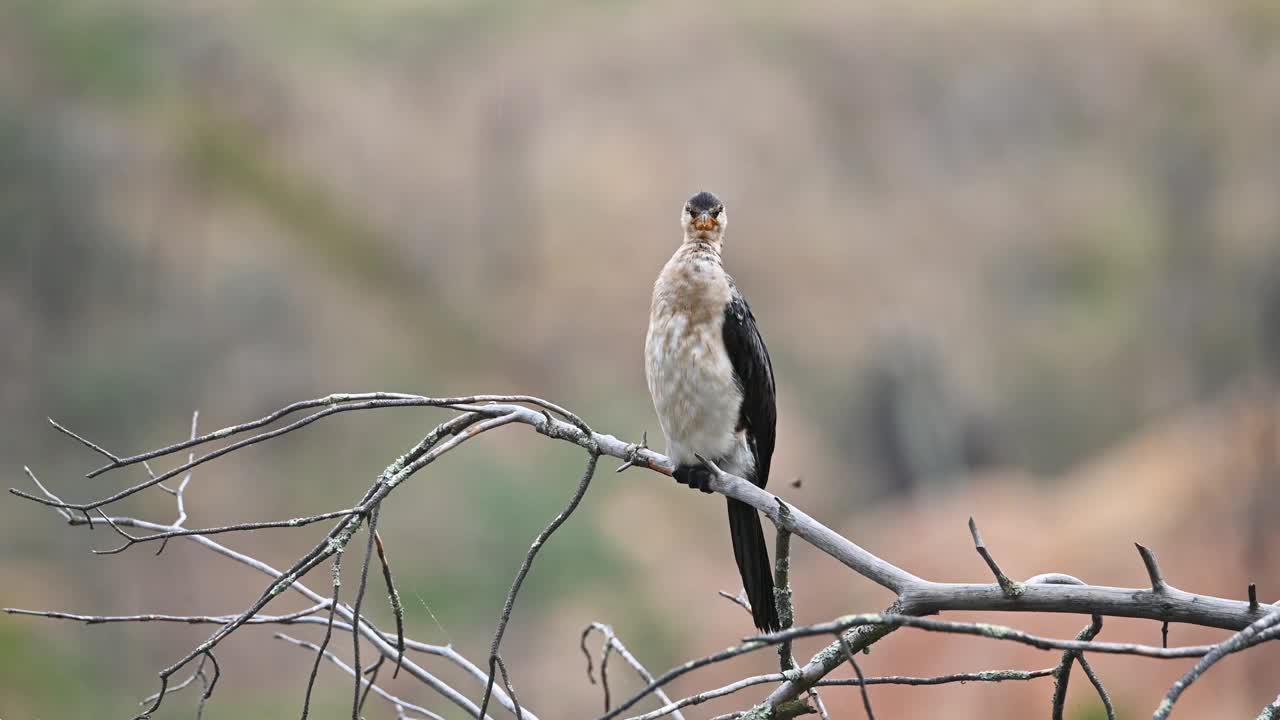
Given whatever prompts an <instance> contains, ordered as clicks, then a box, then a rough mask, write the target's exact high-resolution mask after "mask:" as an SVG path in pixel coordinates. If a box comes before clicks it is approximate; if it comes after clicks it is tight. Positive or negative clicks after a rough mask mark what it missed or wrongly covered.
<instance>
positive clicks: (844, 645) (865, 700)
mask: <svg viewBox="0 0 1280 720" xmlns="http://www.w3.org/2000/svg"><path fill="white" fill-rule="evenodd" d="M836 639H837V640H839V642H840V648H841V649H842V650H844V656H845V657H846V658H847V659H848V660H849V664H850V665H852V666H853V672H854V674H855V675H857V676H858V690H859V692H860V693H861V695H862V707H863V709H865V710H866V711H867V720H876V714H875V712H873V711H872V710H871V697H870V696H869V695H867V679H866V678H865V677H863V675H862V668H861V667H860V666H859V665H858V661H857V660H855V659H854V657H853V650H851V649H850V648H849V641H848V640H845V639H844V635H841V634H839V633H837V634H836Z"/></svg>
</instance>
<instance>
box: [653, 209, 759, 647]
mask: <svg viewBox="0 0 1280 720" xmlns="http://www.w3.org/2000/svg"><path fill="white" fill-rule="evenodd" d="M727 224H728V216H727V215H726V214H725V209H724V203H722V202H720V198H718V197H716V196H715V195H714V194H712V193H709V192H705V191H704V192H699V193H697V194H696V195H694V196H693V197H691V198H689V200H688V201H687V202H686V203H685V204H684V209H683V211H682V212H681V214H680V226H681V228H682V229H683V230H684V238H683V240H682V242H681V243H680V246H679V247H678V248H677V249H676V251H675V254H674V255H672V256H671V259H670V260H669V261H667V264H666V265H665V266H664V267H663V268H662V272H660V273H659V274H658V279H657V280H656V281H655V282H654V286H653V301H652V304H651V306H650V309H649V329H648V333H647V335H646V337H645V351H644V354H645V378H646V380H647V381H648V385H649V394H650V396H652V398H653V407H654V410H655V411H656V413H657V415H658V422H659V424H660V425H661V427H662V433H663V435H664V436H665V439H666V443H667V455H668V457H669V458H670V459H671V461H672V463H673V464H674V465H675V470H674V471H673V472H672V475H673V476H674V477H675V480H676V482H678V483H680V484H682V485H687V486H689V487H690V488H693V489H697V490H701V491H702V492H704V493H710V492H712V491H711V488H710V484H711V480H712V477H713V474H712V471H711V470H710V469H709V468H708V467H707V466H706V465H705V464H704V463H703V459H706V460H708V461H710V462H711V463H714V464H715V465H716V466H717V467H719V468H720V469H721V470H724V471H725V472H728V473H732V474H734V475H738V476H740V477H743V478H745V479H747V480H749V481H751V482H752V483H754V484H755V485H757V486H759V487H764V486H765V484H766V483H768V481H769V465H770V462H771V461H772V459H773V447H774V437H775V431H776V425H777V400H776V390H775V387H774V380H773V366H772V363H771V362H770V360H769V351H768V349H767V348H766V347H765V344H764V339H763V338H762V337H761V336H760V329H759V328H758V327H757V325H756V319H755V317H754V316H753V315H752V314H751V308H750V306H749V305H747V301H746V299H745V298H744V297H743V296H742V293H741V292H740V291H739V290H738V286H737V284H736V283H735V282H734V280H733V278H732V277H731V276H730V275H729V274H728V273H727V272H725V269H724V263H723V261H722V259H721V252H722V250H723V248H724V231H725V227H726V225H727ZM728 507H729V536H730V539H731V540H732V542H733V555H734V559H735V561H736V562H737V565H738V572H739V575H740V576H741V578H742V586H743V589H744V590H745V591H746V595H747V599H748V601H749V602H750V604H751V617H752V620H753V621H754V622H755V626H756V627H757V628H759V629H760V630H762V631H764V632H773V631H776V630H779V629H781V625H780V624H779V622H778V612H777V608H776V606H775V604H774V597H773V571H772V567H771V565H770V562H769V551H768V548H767V546H766V545H765V540H764V530H763V529H762V528H761V525H760V515H759V513H757V511H756V509H755V508H753V507H752V506H750V505H748V504H747V503H744V502H742V501H740V500H735V499H733V498H728Z"/></svg>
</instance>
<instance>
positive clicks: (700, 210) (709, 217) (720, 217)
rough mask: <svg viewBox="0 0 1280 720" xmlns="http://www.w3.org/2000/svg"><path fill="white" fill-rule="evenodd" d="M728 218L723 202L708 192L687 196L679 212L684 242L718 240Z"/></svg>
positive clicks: (722, 233)
mask: <svg viewBox="0 0 1280 720" xmlns="http://www.w3.org/2000/svg"><path fill="white" fill-rule="evenodd" d="M728 221H729V218H728V216H727V215H725V213H724V203H722V202H720V198H718V197H716V196H715V195H712V194H711V193H709V192H700V193H698V194H697V195H694V196H693V197H691V198H689V200H688V202H686V203H685V204H684V212H682V213H681V214H680V226H681V227H683V228H684V240H685V242H694V241H704V242H705V241H710V242H720V239H721V237H722V236H723V235H724V226H725V225H726V224H728Z"/></svg>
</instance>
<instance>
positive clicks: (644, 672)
mask: <svg viewBox="0 0 1280 720" xmlns="http://www.w3.org/2000/svg"><path fill="white" fill-rule="evenodd" d="M593 630H596V631H599V633H600V634H601V635H603V636H604V646H603V647H602V648H601V660H600V682H601V684H602V685H603V686H604V710H605V712H608V711H609V683H608V679H607V678H606V677H605V674H604V667H605V662H606V660H607V659H608V654H607V653H608V651H609V650H610V649H612V650H613V651H614V652H616V653H618V655H619V656H621V657H622V659H623V660H625V661H626V663H627V664H628V665H630V666H631V667H632V669H633V670H635V671H636V674H638V675H639V676H640V679H641V680H644V681H645V682H646V683H652V682H653V674H652V673H650V672H649V670H648V669H647V668H645V666H644V665H642V664H641V663H640V661H639V660H637V659H636V657H635V656H634V655H632V654H631V651H630V650H628V649H627V646H626V645H623V644H622V641H621V640H619V639H618V636H617V634H615V633H614V631H613V628H612V627H610V626H608V625H605V624H603V623H598V622H593V623H591V624H590V625H588V626H587V627H586V628H584V629H583V630H582V640H581V642H580V643H579V647H581V648H582V654H583V655H584V656H586V658H587V679H588V680H590V681H591V684H593V685H594V684H595V678H594V677H592V676H591V653H590V652H588V651H587V636H588V635H590V634H591V631H593ZM654 695H655V696H656V697H657V698H658V700H660V701H662V703H663V704H664V705H671V698H670V697H667V694H666V693H665V692H663V691H662V690H661V689H656V690H654ZM667 714H670V715H672V716H674V717H675V718H676V720H684V716H683V715H682V714H681V713H680V710H679V708H672V709H671V711H670V712H669V713H667Z"/></svg>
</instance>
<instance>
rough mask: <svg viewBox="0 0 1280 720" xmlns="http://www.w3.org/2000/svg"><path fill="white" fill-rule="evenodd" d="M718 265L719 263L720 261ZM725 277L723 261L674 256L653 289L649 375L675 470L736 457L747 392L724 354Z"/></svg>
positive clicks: (647, 358) (647, 344)
mask: <svg viewBox="0 0 1280 720" xmlns="http://www.w3.org/2000/svg"><path fill="white" fill-rule="evenodd" d="M717 260H718V258H717ZM730 292H731V291H730V287H729V281H728V278H727V277H726V276H725V274H724V271H723V269H721V268H720V266H719V263H718V262H714V261H712V260H710V259H706V258H699V257H697V256H696V255H694V256H689V254H687V253H686V254H682V253H681V252H677V253H676V255H675V257H673V258H672V259H671V261H670V262H668V263H667V266H666V267H665V268H663V272H662V274H661V275H660V276H659V277H658V282H657V283H656V284H655V286H654V297H653V307H652V309H651V313H650V318H649V333H648V337H647V338H646V341H645V375H646V376H647V378H648V381H649V392H650V394H651V395H652V396H653V405H654V409H655V410H656V411H657V414H658V421H659V423H661V425H662V431H663V434H664V435H665V436H666V440H667V454H668V455H670V456H671V459H672V460H673V461H674V462H676V463H677V464H693V463H696V462H697V458H696V457H695V453H696V454H701V455H702V456H703V457H706V458H709V459H712V460H715V459H719V458H727V457H730V456H736V455H737V454H738V450H739V447H740V445H741V438H740V437H739V436H738V434H737V433H736V432H735V428H736V427H737V424H738V413H739V409H740V407H741V404H742V392H741V390H739V388H738V385H737V382H736V380H735V378H734V372H733V364H732V363H731V362H730V360H729V356H728V354H727V353H726V352H725V348H724V339H723V327H724V307H725V305H726V304H727V303H728V302H729V298H730Z"/></svg>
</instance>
